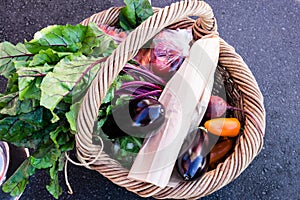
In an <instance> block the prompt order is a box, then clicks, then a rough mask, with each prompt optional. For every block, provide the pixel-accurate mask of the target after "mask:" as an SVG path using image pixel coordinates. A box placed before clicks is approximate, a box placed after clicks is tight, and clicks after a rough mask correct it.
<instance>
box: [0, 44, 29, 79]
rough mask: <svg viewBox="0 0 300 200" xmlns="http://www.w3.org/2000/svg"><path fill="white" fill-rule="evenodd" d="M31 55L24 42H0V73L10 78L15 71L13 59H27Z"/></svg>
mask: <svg viewBox="0 0 300 200" xmlns="http://www.w3.org/2000/svg"><path fill="white" fill-rule="evenodd" d="M31 56H33V55H32V54H30V53H29V52H28V51H27V49H26V48H25V46H24V44H21V43H18V44H17V45H16V46H14V45H13V44H11V43H9V42H2V43H0V74H1V75H2V76H4V77H6V78H10V75H11V74H12V73H13V72H14V71H15V66H14V61H20V60H28V59H29V58H30V57H31Z"/></svg>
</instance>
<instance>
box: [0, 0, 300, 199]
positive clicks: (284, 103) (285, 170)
mask: <svg viewBox="0 0 300 200" xmlns="http://www.w3.org/2000/svg"><path fill="white" fill-rule="evenodd" d="M152 2H153V5H154V6H165V5H168V4H170V3H171V2H174V1H170V0H168V1H158V0H153V1H152ZM207 2H208V3H210V4H211V6H212V8H213V10H214V13H215V15H216V18H217V20H218V27H219V32H220V35H221V37H222V38H223V39H225V40H226V41H227V42H228V43H229V44H231V45H232V46H234V47H235V49H236V51H237V52H238V53H239V54H240V55H241V56H242V57H243V58H244V60H245V62H246V63H247V64H248V65H249V67H250V69H251V70H252V72H253V74H254V76H255V77H256V80H257V82H258V84H259V85H260V88H261V91H262V93H263V95H264V100H265V108H266V112H267V127H266V136H265V144H264V148H263V150H262V152H261V153H260V154H259V155H258V157H256V158H255V159H254V160H253V162H252V163H251V165H250V166H249V167H248V168H247V169H246V170H245V171H244V173H242V174H241V175H240V176H239V177H238V178H237V179H236V180H234V181H233V182H232V183H230V184H229V185H227V186H225V187H224V188H222V189H221V190H219V191H217V192H215V193H214V194H212V195H210V196H208V197H205V198H203V199H206V200H212V199H264V200H265V199H272V200H273V199H300V168H299V164H300V162H299V159H300V156H299V152H300V133H299V132H300V131H299V130H300V120H299V118H300V115H299V113H300V97H299V96H300V79H299V74H300V69H299V67H300V48H299V46H300V39H299V34H300V26H299V22H300V14H299V8H300V2H299V1H296V0H286V1H272V0H261V1H252V0H243V1H236V0H232V1H226V0H219V1H212V0H208V1H207ZM0 5H1V6H0V14H1V16H0V41H4V40H7V41H10V42H13V43H17V42H22V41H23V39H24V38H26V39H31V38H32V36H33V34H34V33H35V32H36V31H38V30H40V29H41V28H43V27H45V26H47V25H51V24H66V23H71V24H75V23H78V22H80V21H81V20H82V19H84V18H86V17H89V16H90V15H92V14H93V13H96V12H98V11H101V10H103V9H107V8H109V7H111V6H118V5H122V1H120V0H118V1H112V0H109V1H100V0H98V1H92V0H81V1H75V0H65V1H59V0H48V1H41V0H27V1H22V0H11V1H10V0H1V2H0ZM45 177H46V172H39V173H37V174H36V175H35V176H34V177H32V179H31V183H30V184H29V187H28V188H27V189H26V192H25V193H24V195H23V196H22V198H21V199H24V200H25V199H30V200H33V199H37V200H39V199H52V198H51V196H50V195H49V194H48V193H47V191H46V190H45V189H44V185H45V184H47V183H48V179H47V178H45ZM61 180H62V185H63V187H64V190H65V192H64V194H63V195H62V196H61V199H123V200H125V199H141V198H139V197H138V196H136V195H135V194H132V193H130V192H128V191H126V190H125V189H124V188H121V187H118V186H116V185H114V184H113V183H111V182H109V181H108V180H106V179H105V178H103V177H102V176H101V175H100V174H98V173H97V172H93V171H90V170H87V169H85V168H81V167H76V166H72V165H70V167H69V181H70V183H71V185H72V187H73V190H74V194H73V195H68V194H67V192H66V191H67V189H66V186H65V184H64V182H63V176H61ZM149 199H151V198H149Z"/></svg>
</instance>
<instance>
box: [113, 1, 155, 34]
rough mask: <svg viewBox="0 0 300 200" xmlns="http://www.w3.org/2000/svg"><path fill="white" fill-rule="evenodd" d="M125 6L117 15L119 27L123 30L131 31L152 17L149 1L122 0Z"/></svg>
mask: <svg viewBox="0 0 300 200" xmlns="http://www.w3.org/2000/svg"><path fill="white" fill-rule="evenodd" d="M124 3H125V4H126V6H125V7H124V8H122V9H121V11H120V15H119V21H120V26H121V28H123V29H124V30H132V29H134V28H136V27H137V26H138V25H140V24H141V23H142V22H143V21H145V20H146V19H147V18H148V17H150V16H151V15H153V9H152V6H151V4H150V2H149V0H124Z"/></svg>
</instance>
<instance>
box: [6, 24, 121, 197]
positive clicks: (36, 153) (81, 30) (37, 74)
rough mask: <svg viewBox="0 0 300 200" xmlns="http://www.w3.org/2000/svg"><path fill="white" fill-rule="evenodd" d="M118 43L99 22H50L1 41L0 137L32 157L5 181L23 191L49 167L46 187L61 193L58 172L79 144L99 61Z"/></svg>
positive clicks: (16, 191) (9, 187)
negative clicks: (28, 34)
mask: <svg viewBox="0 0 300 200" xmlns="http://www.w3.org/2000/svg"><path fill="white" fill-rule="evenodd" d="M115 48H116V44H115V42H114V41H113V40H112V39H111V38H110V37H108V36H107V35H105V34H104V33H103V32H102V31H101V30H100V29H98V27H97V25H95V24H89V25H88V26H82V25H76V26H72V25H65V26H60V25H54V26H49V27H47V28H45V29H43V30H41V31H39V32H37V33H36V34H35V36H34V39H33V40H31V41H29V42H27V41H25V42H24V44H21V43H19V44H17V45H13V44H11V43H9V42H3V43H1V44H0V74H1V76H2V79H6V82H7V86H6V88H5V90H4V91H2V93H1V94H0V140H2V141H6V142H9V143H12V144H14V145H16V146H19V147H27V148H30V149H31V152H32V153H31V156H30V157H29V158H28V159H27V160H26V161H25V162H24V163H23V164H22V165H21V166H20V167H19V169H18V170H17V171H16V172H15V174H13V175H12V176H11V178H9V179H8V180H7V181H6V182H5V183H4V184H3V186H2V189H3V191H4V192H9V193H10V194H11V195H12V196H18V195H19V194H21V193H22V192H23V191H24V189H25V187H26V185H27V183H28V181H29V177H30V176H31V175H33V174H34V173H35V171H36V170H39V169H44V170H47V171H48V173H49V176H50V183H49V184H48V185H47V186H46V187H47V190H48V191H49V192H50V193H51V194H52V195H53V196H54V197H55V198H58V196H59V195H60V194H61V193H62V189H61V187H60V186H59V180H58V172H59V171H61V170H62V169H63V166H64V159H65V157H64V154H65V152H67V151H69V150H72V149H73V147H74V133H75V132H76V125H75V121H76V116H77V112H78V106H79V105H80V100H81V98H82V96H83V95H84V93H85V91H86V89H87V88H88V86H89V84H90V83H91V81H92V80H93V78H94V76H95V75H96V73H97V71H98V69H99V67H100V63H101V62H102V61H103V60H104V59H103V58H105V57H106V56H108V55H109V54H111V52H112V51H113V50H114V49H115Z"/></svg>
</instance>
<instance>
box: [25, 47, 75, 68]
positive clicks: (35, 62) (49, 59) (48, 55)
mask: <svg viewBox="0 0 300 200" xmlns="http://www.w3.org/2000/svg"><path fill="white" fill-rule="evenodd" d="M71 54H72V53H69V52H56V51H54V50H53V49H46V50H43V49H42V50H40V51H39V53H38V54H36V55H34V57H33V59H32V61H31V62H30V63H29V66H30V67H34V66H42V65H44V64H46V63H47V64H50V65H51V64H52V65H53V64H56V63H57V62H58V61H59V60H60V59H61V58H63V57H65V56H68V55H71Z"/></svg>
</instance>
